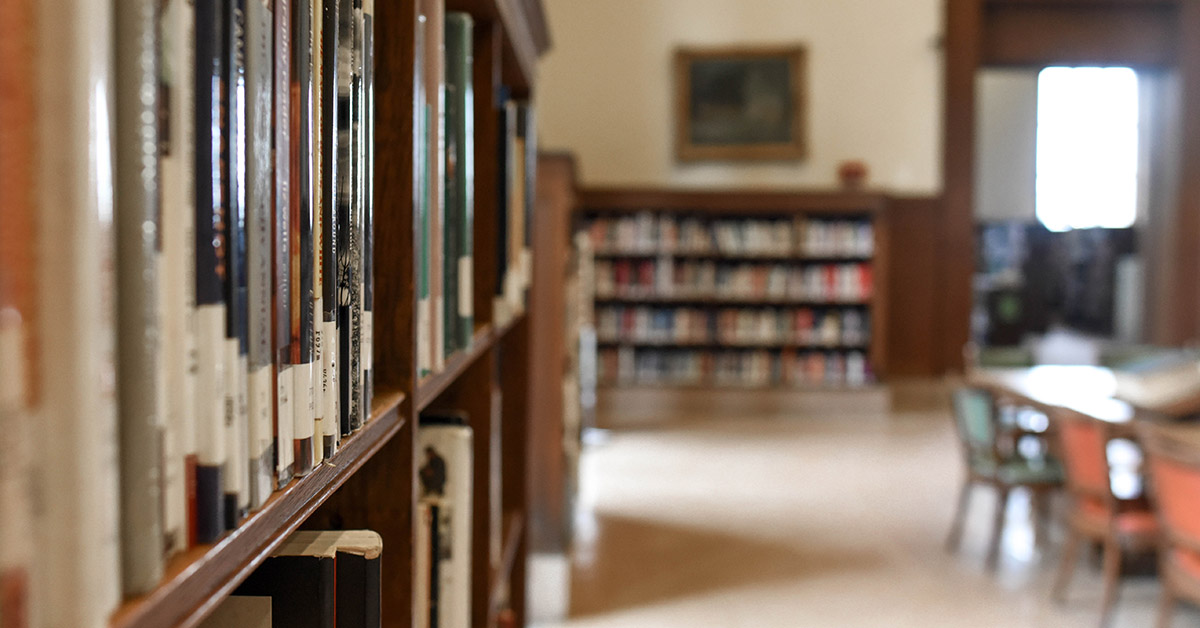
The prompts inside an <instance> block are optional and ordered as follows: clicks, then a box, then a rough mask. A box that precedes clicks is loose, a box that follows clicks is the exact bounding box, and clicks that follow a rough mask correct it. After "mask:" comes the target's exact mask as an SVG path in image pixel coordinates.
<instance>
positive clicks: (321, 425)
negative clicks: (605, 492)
mask: <svg viewBox="0 0 1200 628" xmlns="http://www.w3.org/2000/svg"><path fill="white" fill-rule="evenodd" d="M309 6H310V7H311V14H312V19H311V20H310V22H311V24H310V26H311V34H310V37H311V41H312V156H311V157H312V190H313V195H312V205H313V212H312V213H313V257H312V262H313V266H312V276H313V301H312V310H313V324H312V336H313V341H312V362H313V383H312V388H313V459H314V460H315V461H316V462H317V463H320V462H321V461H322V460H324V459H325V457H326V454H325V338H324V336H323V335H322V333H321V332H322V331H323V330H324V322H325V307H324V303H325V275H324V272H323V271H324V267H323V266H322V265H321V258H322V256H323V255H324V253H325V249H324V246H323V243H324V239H325V190H324V174H325V173H324V169H323V167H322V164H323V161H322V158H323V156H324V140H325V137H324V132H325V131H324V122H325V120H324V116H323V114H324V112H323V111H322V109H323V108H324V101H323V100H322V89H323V87H324V78H325V73H324V68H323V67H322V62H323V59H324V49H323V45H324V40H323V39H322V37H323V33H322V31H323V30H324V18H325V7H324V6H323V1H322V0H309Z"/></svg>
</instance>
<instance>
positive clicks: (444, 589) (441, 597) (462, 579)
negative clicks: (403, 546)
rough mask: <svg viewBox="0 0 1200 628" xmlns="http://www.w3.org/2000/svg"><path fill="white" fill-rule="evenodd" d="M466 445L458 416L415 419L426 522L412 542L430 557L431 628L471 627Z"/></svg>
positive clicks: (469, 457)
mask: <svg viewBox="0 0 1200 628" xmlns="http://www.w3.org/2000/svg"><path fill="white" fill-rule="evenodd" d="M472 443H473V437H472V431H471V427H470V425H469V424H468V423H467V419H466V417H465V416H464V415H463V414H461V413H456V412H450V413H429V414H426V415H422V416H421V418H420V424H419V426H418V429H417V452H418V453H417V455H418V457H419V462H418V465H419V472H418V480H419V497H418V500H419V501H420V502H422V503H425V504H427V507H428V509H429V513H430V522H429V528H428V530H426V531H418V542H419V543H426V542H427V543H428V547H429V552H430V556H431V558H430V561H429V563H430V564H429V575H428V577H429V587H428V588H429V602H428V608H429V616H428V623H429V626H431V627H433V628H449V627H452V626H468V625H470V622H471V527H472V525H473V518H472V512H473V500H474V494H473V493H472V486H473V473H474V471H473V468H474V463H473V458H474V450H473V444H472ZM422 551H424V550H422ZM419 577H422V578H423V577H425V576H424V575H421V576H419Z"/></svg>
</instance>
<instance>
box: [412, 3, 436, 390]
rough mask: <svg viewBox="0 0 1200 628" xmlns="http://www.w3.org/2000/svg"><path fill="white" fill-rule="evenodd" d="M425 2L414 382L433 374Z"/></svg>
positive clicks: (419, 63) (418, 88)
mask: <svg viewBox="0 0 1200 628" xmlns="http://www.w3.org/2000/svg"><path fill="white" fill-rule="evenodd" d="M426 4H427V3H425V2H418V3H417V7H418V13H417V27H416V42H415V44H414V55H415V57H416V59H415V60H414V62H413V73H414V78H413V90H414V94H413V102H414V103H415V105H414V106H413V138H414V141H413V197H414V198H413V208H414V209H415V211H416V232H415V233H414V237H413V240H414V246H416V248H417V266H416V274H417V280H416V284H417V285H416V292H417V319H416V354H417V379H418V380H420V379H423V378H425V377H427V376H429V375H431V374H432V373H433V353H432V349H433V345H432V336H433V301H432V298H431V296H432V295H431V293H430V282H431V276H430V273H431V270H432V269H431V268H430V257H431V255H432V253H433V251H432V246H433V243H432V242H431V241H430V239H431V233H430V215H429V214H430V211H431V207H430V205H431V204H432V201H433V199H432V198H431V186H430V181H429V177H430V169H429V166H430V164H429V162H430V154H431V142H432V141H433V140H432V131H431V127H432V125H431V121H430V119H429V117H430V105H429V90H428V85H427V84H426V82H427V79H426V73H427V71H428V67H427V66H428V63H427V61H426V55H428V54H429V51H428V50H426V48H427V47H428V45H429V44H428V41H429V40H428V35H427V31H428V29H429V17H428V15H426V13H427V11H428V10H427V8H426V6H425V5H426Z"/></svg>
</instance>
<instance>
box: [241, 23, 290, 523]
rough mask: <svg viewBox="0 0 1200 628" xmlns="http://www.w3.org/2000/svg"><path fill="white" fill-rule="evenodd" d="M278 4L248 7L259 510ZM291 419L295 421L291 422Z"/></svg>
mask: <svg viewBox="0 0 1200 628" xmlns="http://www.w3.org/2000/svg"><path fill="white" fill-rule="evenodd" d="M274 20H275V8H274V6H273V3H271V2H269V1H264V0H249V1H248V4H247V5H246V162H245V164H246V274H247V280H246V288H247V291H246V302H247V308H246V309H247V313H248V321H247V327H248V330H247V342H248V346H247V350H246V357H247V367H248V369H249V372H248V374H247V377H248V391H247V392H248V394H249V407H248V410H247V414H248V415H249V443H250V460H249V463H248V464H249V467H248V471H249V474H250V507H251V508H255V509H256V508H259V507H260V506H262V505H263V503H264V502H266V501H267V498H268V497H270V495H271V491H272V490H273V489H274V483H273V478H274V475H275V466H274V465H275V461H274V457H275V435H274V434H275V384H274V382H272V381H271V379H272V376H273V374H274V368H275V366H274V365H275V360H274V351H273V342H272V341H273V337H272V333H271V331H272V322H273V321H272V316H271V310H272V308H271V305H272V302H271V286H272V283H273V276H272V272H271V252H272V251H271V244H272V231H271V217H272V215H273V212H274V206H273V205H272V203H271V197H272V194H273V192H274V179H273V176H274V172H275V168H274V164H273V163H272V160H271V114H272V103H273V101H274V91H275V90H274V84H273V80H272V75H271V68H272V61H273V59H274V48H273V46H274V44H273V41H274V37H273V33H274V28H275V25H274ZM289 418H290V417H289Z"/></svg>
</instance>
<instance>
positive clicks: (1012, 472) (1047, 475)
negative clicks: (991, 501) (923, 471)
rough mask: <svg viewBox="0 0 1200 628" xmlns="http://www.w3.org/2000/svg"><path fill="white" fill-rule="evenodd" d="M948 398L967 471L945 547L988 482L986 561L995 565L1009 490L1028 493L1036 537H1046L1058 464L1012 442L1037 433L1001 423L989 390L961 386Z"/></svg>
mask: <svg viewBox="0 0 1200 628" xmlns="http://www.w3.org/2000/svg"><path fill="white" fill-rule="evenodd" d="M951 401H952V405H953V410H954V423H955V427H956V428H957V433H958V438H959V442H960V444H961V445H962V451H963V461H964V463H965V471H966V474H965V476H964V479H963V484H962V488H961V490H960V492H959V496H958V507H957V510H956V511H955V514H954V522H953V523H952V524H951V527H950V535H949V537H948V538H947V539H946V545H947V548H948V549H950V550H951V551H953V550H955V549H957V548H958V545H959V543H960V541H961V539H962V530H963V525H964V521H965V519H966V513H967V508H968V506H969V505H970V499H971V491H972V489H973V488H975V487H976V486H990V487H992V488H993V489H994V490H995V491H996V500H997V501H996V514H995V519H994V521H993V523H992V537H991V542H990V545H989V548H988V554H987V565H988V567H989V568H994V567H995V566H996V563H997V561H998V559H999V554H1000V540H1001V537H1002V536H1003V532H1004V520H1005V515H1006V513H1007V509H1008V498H1009V496H1010V495H1011V493H1012V491H1013V490H1014V489H1018V488H1024V489H1028V490H1029V491H1031V492H1032V496H1033V503H1034V504H1035V506H1036V507H1035V508H1034V517H1035V522H1036V524H1037V530H1038V532H1039V534H1038V538H1039V539H1041V538H1044V536H1045V534H1044V531H1045V528H1044V526H1045V524H1046V520H1047V518H1048V512H1047V510H1048V507H1049V498H1050V494H1051V492H1052V491H1054V490H1056V489H1058V488H1059V487H1060V486H1062V481H1063V473H1062V467H1061V466H1060V465H1059V464H1058V462H1057V461H1056V460H1054V459H1053V458H1050V457H1048V456H1044V455H1040V454H1039V455H1036V456H1027V455H1023V454H1022V453H1021V451H1022V449H1023V448H1018V447H1017V446H1016V443H1017V441H1018V440H1019V439H1021V438H1025V437H1030V436H1033V437H1041V435H1040V434H1036V435H1031V434H1029V433H1028V432H1024V431H1022V430H1020V429H1018V428H1016V427H1015V426H1010V425H1003V424H1001V422H1000V421H999V420H998V419H997V416H998V413H997V410H996V401H995V399H994V397H993V396H992V395H991V393H989V392H988V391H986V390H982V389H978V388H969V387H963V388H959V389H957V390H955V391H954V393H953V398H952V400H951Z"/></svg>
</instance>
